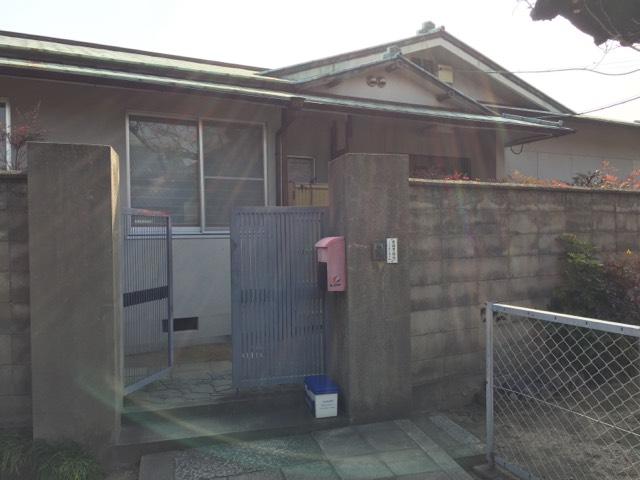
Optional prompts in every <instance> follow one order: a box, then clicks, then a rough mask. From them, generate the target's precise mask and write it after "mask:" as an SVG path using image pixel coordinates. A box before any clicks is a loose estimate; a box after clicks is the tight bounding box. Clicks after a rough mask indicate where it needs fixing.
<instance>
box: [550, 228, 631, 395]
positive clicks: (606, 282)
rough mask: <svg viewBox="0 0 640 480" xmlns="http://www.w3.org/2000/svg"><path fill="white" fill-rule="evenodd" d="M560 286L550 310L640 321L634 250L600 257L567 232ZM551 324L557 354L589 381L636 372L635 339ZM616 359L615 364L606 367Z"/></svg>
mask: <svg viewBox="0 0 640 480" xmlns="http://www.w3.org/2000/svg"><path fill="white" fill-rule="evenodd" d="M560 241H561V242H562V243H563V245H564V256H563V260H562V261H563V271H562V281H561V285H560V287H559V288H558V289H556V291H555V292H554V294H553V296H552V298H551V302H550V304H549V310H551V311H555V312H562V313H567V314H570V315H579V316H583V317H590V318H596V319H600V320H608V321H612V322H619V323H627V324H632V325H640V257H639V256H638V255H637V254H634V253H632V252H630V251H628V252H626V253H624V254H622V255H615V256H612V257H610V258H607V259H606V260H605V261H601V260H600V259H599V258H598V257H597V252H596V249H595V248H594V247H593V245H591V244H590V243H588V242H584V241H581V240H578V239H577V238H576V237H575V236H574V235H565V236H563V237H561V239H560ZM547 327H549V328H548V330H549V334H550V335H551V338H553V339H554V340H555V342H554V345H555V348H556V349H557V352H555V357H556V358H558V359H562V361H563V362H564V363H565V368H566V367H567V366H568V367H570V368H571V369H573V370H574V371H576V372H581V374H582V375H583V376H584V377H585V378H584V379H585V380H589V381H595V382H597V383H605V382H608V381H610V380H611V379H613V378H615V379H617V380H619V381H623V382H625V381H628V379H629V378H632V377H633V376H635V375H637V374H638V370H637V368H638V367H637V361H638V352H637V345H636V340H635V339H632V338H628V337H620V336H616V335H606V334H602V333H601V332H596V331H591V330H584V329H576V328H568V327H560V328H557V327H555V326H547ZM614 363H615V364H616V365H617V368H616V369H611V368H606V366H607V365H611V364H614Z"/></svg>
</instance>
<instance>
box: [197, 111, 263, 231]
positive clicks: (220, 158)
mask: <svg viewBox="0 0 640 480" xmlns="http://www.w3.org/2000/svg"><path fill="white" fill-rule="evenodd" d="M202 145H203V161H204V212H205V227H206V228H207V229H210V228H216V227H226V226H228V225H229V219H230V218H231V211H232V210H233V208H234V207H244V206H253V205H264V161H263V153H264V152H263V151H264V148H263V132H262V126H260V125H248V124H241V123H226V122H204V123H203V126H202Z"/></svg>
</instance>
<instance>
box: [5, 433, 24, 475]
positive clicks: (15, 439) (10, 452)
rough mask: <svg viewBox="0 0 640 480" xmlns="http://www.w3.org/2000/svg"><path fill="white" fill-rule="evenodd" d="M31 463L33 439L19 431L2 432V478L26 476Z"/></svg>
mask: <svg viewBox="0 0 640 480" xmlns="http://www.w3.org/2000/svg"><path fill="white" fill-rule="evenodd" d="M30 465H31V439H30V438H29V437H28V436H26V435H21V434H18V433H0V478H12V477H13V478H24V477H26V476H28V474H29V472H28V471H29V469H30Z"/></svg>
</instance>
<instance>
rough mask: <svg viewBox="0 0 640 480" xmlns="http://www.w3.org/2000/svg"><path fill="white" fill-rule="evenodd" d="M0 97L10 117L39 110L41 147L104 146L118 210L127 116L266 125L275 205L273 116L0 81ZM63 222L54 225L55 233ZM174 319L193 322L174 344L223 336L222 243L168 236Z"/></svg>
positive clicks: (222, 238)
mask: <svg viewBox="0 0 640 480" xmlns="http://www.w3.org/2000/svg"><path fill="white" fill-rule="evenodd" d="M0 97H6V98H8V99H9V100H10V102H11V107H12V110H13V113H14V118H15V117H17V115H15V114H16V111H17V110H23V111H26V110H29V109H31V108H33V106H34V105H35V104H37V103H38V102H40V123H41V124H42V126H43V127H44V128H45V129H46V130H47V133H46V138H45V140H46V141H51V142H63V143H84V144H101V145H111V146H112V147H113V148H114V149H115V150H116V152H117V153H118V155H119V156H120V162H121V169H120V171H121V172H122V178H121V186H122V191H121V194H122V198H123V205H126V204H127V202H128V195H127V185H128V180H127V176H126V173H127V168H126V160H127V150H126V116H127V113H147V114H150V115H154V116H158V117H162V116H163V115H169V116H176V115H177V116H186V117H187V118H196V117H198V116H200V117H215V118H228V119H236V120H237V119H242V120H247V121H254V122H264V123H265V124H266V130H267V132H266V136H267V158H266V161H267V181H268V188H267V192H268V203H269V204H270V205H275V199H276V188H275V185H276V173H275V172H276V164H275V145H274V141H273V139H274V138H275V131H276V130H277V129H278V128H279V124H280V109H279V108H276V107H271V106H261V105H256V104H250V103H245V102H238V101H229V100H223V99H216V98H214V97H207V96H198V95H182V94H172V93H160V92H149V91H142V90H131V89H122V88H109V87H98V86H90V85H79V84H70V83H62V82H45V81H38V80H27V79H18V78H7V77H0ZM63 222H64V220H63V219H61V225H62V224H63ZM173 245H174V247H173V256H174V285H175V312H174V314H175V316H176V317H192V316H197V317H199V318H200V325H199V330H198V331H196V332H192V331H185V332H176V343H177V344H180V343H206V342H208V341H210V340H213V339H215V337H218V336H221V335H229V334H230V333H231V330H230V283H229V278H230V259H229V236H228V235H224V234H223V235H208V234H202V235H180V234H177V235H175V236H174V244H173Z"/></svg>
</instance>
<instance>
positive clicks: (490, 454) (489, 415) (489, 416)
mask: <svg viewBox="0 0 640 480" xmlns="http://www.w3.org/2000/svg"><path fill="white" fill-rule="evenodd" d="M485 315H486V317H485V321H486V324H487V325H486V336H487V337H486V364H487V365H486V368H487V374H486V392H485V393H486V422H487V427H486V429H487V440H486V444H487V445H486V455H487V462H488V463H489V465H490V466H491V467H492V468H493V467H494V466H495V457H494V451H495V449H494V430H493V420H494V418H493V304H492V303H490V302H487V304H486V311H485Z"/></svg>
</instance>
